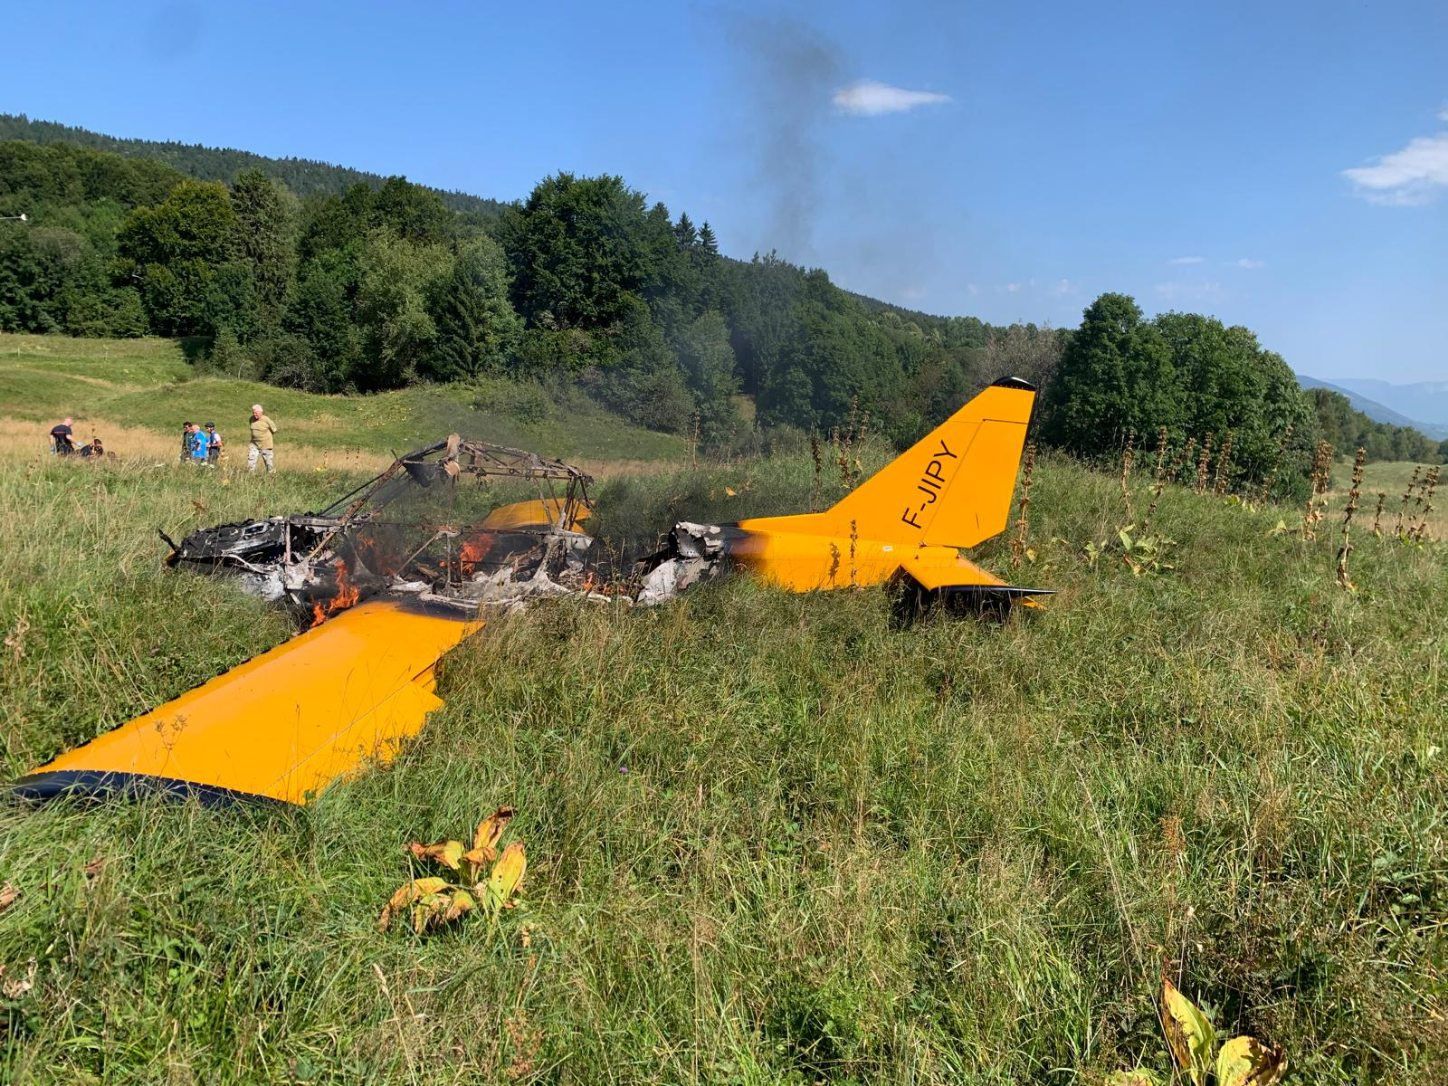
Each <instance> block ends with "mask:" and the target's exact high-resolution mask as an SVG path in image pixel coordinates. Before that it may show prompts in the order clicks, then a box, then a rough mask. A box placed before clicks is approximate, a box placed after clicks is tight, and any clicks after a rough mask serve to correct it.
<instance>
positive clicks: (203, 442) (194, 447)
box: [191, 426, 211, 465]
mask: <svg viewBox="0 0 1448 1086" xmlns="http://www.w3.org/2000/svg"><path fill="white" fill-rule="evenodd" d="M210 448H211V438H210V437H209V436H208V435H207V433H206V431H205V430H203V429H201V427H199V426H198V427H197V428H196V430H195V432H194V433H192V435H191V462H192V463H193V464H201V465H204V464H205V463H206V453H207V451H208V450H209V449H210Z"/></svg>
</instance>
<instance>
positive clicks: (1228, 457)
mask: <svg viewBox="0 0 1448 1086" xmlns="http://www.w3.org/2000/svg"><path fill="white" fill-rule="evenodd" d="M1235 435H1236V431H1234V430H1228V431H1227V436H1226V437H1225V438H1223V439H1222V447H1221V449H1219V450H1218V451H1217V476H1216V478H1215V479H1213V480H1212V493H1213V494H1216V495H1218V496H1220V495H1223V494H1225V493H1226V492H1227V483H1228V481H1229V479H1230V478H1231V473H1232V438H1233V437H1234V436H1235Z"/></svg>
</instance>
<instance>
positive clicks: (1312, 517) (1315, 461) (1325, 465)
mask: <svg viewBox="0 0 1448 1086" xmlns="http://www.w3.org/2000/svg"><path fill="white" fill-rule="evenodd" d="M1331 476H1332V445H1331V444H1329V443H1328V442H1326V441H1319V442H1318V443H1317V452H1316V454H1315V455H1314V456H1313V458H1312V492H1311V493H1310V494H1308V496H1307V508H1306V510H1304V511H1303V514H1302V538H1303V539H1316V538H1317V524H1318V522H1319V521H1320V520H1322V517H1323V507H1324V506H1326V505H1327V496H1326V495H1327V482H1328V479H1330V478H1331Z"/></svg>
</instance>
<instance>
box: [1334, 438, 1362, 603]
mask: <svg viewBox="0 0 1448 1086" xmlns="http://www.w3.org/2000/svg"><path fill="white" fill-rule="evenodd" d="M1367 458H1368V451H1367V449H1365V448H1363V447H1362V446H1361V445H1359V446H1358V451H1357V456H1356V457H1354V458H1353V462H1352V489H1351V490H1349V491H1348V492H1347V508H1346V509H1345V510H1343V514H1342V546H1340V547H1339V548H1338V549H1337V583H1338V584H1339V585H1341V586H1342V587H1343V588H1346V589H1347V590H1348V591H1349V592H1352V591H1355V588H1354V586H1353V583H1352V578H1351V577H1350V576H1348V572H1347V559H1348V555H1350V554H1352V534H1351V533H1352V517H1353V514H1354V513H1356V512H1357V507H1358V494H1359V493H1360V492H1361V489H1362V483H1363V464H1365V463H1366V462H1367Z"/></svg>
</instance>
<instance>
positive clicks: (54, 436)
mask: <svg viewBox="0 0 1448 1086" xmlns="http://www.w3.org/2000/svg"><path fill="white" fill-rule="evenodd" d="M74 427H75V419H73V418H71V417H70V416H66V417H65V418H64V419H62V420H61V421H60V422H57V423H56V424H55V425H54V426H52V427H51V428H50V451H51V452H53V453H54V454H55V455H56V456H80V457H84V458H87V459H88V458H90V457H92V456H105V454H106V448H105V446H104V445H103V444H101V439H100V438H99V437H94V436H93V437H92V438H91V439H90V444H89V445H76V443H75V430H74Z"/></svg>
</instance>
